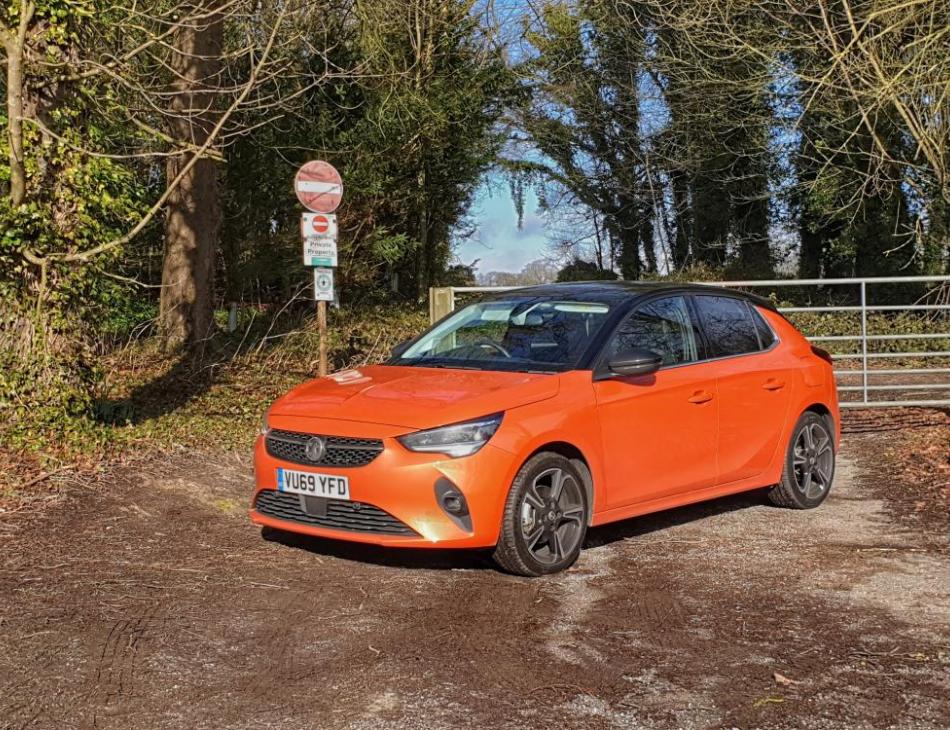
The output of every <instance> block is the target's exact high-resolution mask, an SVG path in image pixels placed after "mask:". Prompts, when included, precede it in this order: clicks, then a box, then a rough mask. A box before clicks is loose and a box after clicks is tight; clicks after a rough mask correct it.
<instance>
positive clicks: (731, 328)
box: [696, 294, 761, 357]
mask: <svg viewBox="0 0 950 730" xmlns="http://www.w3.org/2000/svg"><path fill="white" fill-rule="evenodd" d="M696 306H697V308H698V309H699V319H700V321H701V322H702V325H703V331H704V332H705V333H706V340H707V341H708V344H709V350H710V352H709V357H726V356H728V355H743V354H745V353H748V352H757V351H758V350H759V349H761V348H760V347H759V335H758V334H757V333H756V325H755V322H754V321H753V319H752V313H751V312H750V311H749V307H748V306H747V305H746V302H745V300H743V299H733V298H732V297H714V296H709V295H706V294H700V295H698V296H697V297H696Z"/></svg>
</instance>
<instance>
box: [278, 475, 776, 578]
mask: <svg viewBox="0 0 950 730" xmlns="http://www.w3.org/2000/svg"><path fill="white" fill-rule="evenodd" d="M770 504H771V503H770V502H768V500H767V499H766V497H765V490H756V491H754V492H744V493H742V494H737V495H732V496H729V497H720V498H719V499H714V500H710V501H708V502H700V503H698V504H692V505H688V506H686V507H677V508H675V509H671V510H666V511H663V512H655V513H652V514H648V515H643V516H641V517H633V518H630V519H628V520H623V521H621V522H613V523H611V524H609V525H603V526H601V527H592V528H590V529H589V530H588V532H587V539H586V540H585V542H584V549H585V550H589V549H594V548H599V547H604V546H606V545H610V544H611V543H614V542H618V541H621V540H629V539H631V538H635V537H640V536H643V535H649V534H650V533H653V532H662V531H663V530H668V529H670V528H672V527H676V526H678V525H683V524H687V523H690V522H697V521H699V520H704V519H707V518H709V517H715V516H717V515H721V514H725V513H727V512H734V511H736V510H741V509H747V508H749V507H759V506H763V505H770ZM261 537H262V538H263V539H264V540H267V541H269V542H276V543H279V544H281V545H285V546H286V547H290V548H294V549H297V550H303V551H305V552H309V553H313V554H314V555H320V556H326V557H333V558H339V559H341V560H351V561H354V562H359V563H369V564H373V565H381V566H385V567H391V568H405V569H409V570H497V566H496V565H495V563H494V562H493V561H492V559H491V551H490V550H441V549H432V548H386V547H381V546H378V545H368V544H364V543H356V542H346V541H344V540H332V539H326V538H321V537H311V536H309V535H299V534H296V533H293V532H284V531H282V530H275V529H272V528H269V527H264V528H262V530H261Z"/></svg>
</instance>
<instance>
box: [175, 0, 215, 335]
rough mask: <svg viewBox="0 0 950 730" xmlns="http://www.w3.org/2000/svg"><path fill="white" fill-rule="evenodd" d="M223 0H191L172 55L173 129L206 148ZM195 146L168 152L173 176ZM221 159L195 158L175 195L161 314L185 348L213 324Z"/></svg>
mask: <svg viewBox="0 0 950 730" xmlns="http://www.w3.org/2000/svg"><path fill="white" fill-rule="evenodd" d="M222 5H223V3H222V2H221V0H208V1H207V2H201V1H200V0H199V2H195V3H191V4H187V5H185V7H184V9H185V12H186V13H187V14H188V15H189V16H192V17H193V18H194V19H193V20H192V21H191V22H189V23H186V24H182V25H180V26H179V27H178V28H177V30H176V38H175V48H174V52H173V54H172V56H171V59H170V66H171V69H172V73H173V75H172V79H171V86H172V93H171V104H170V108H169V114H168V133H169V136H170V137H171V138H172V139H178V140H187V141H188V142H189V143H190V144H191V145H194V146H195V147H198V148H200V147H203V146H204V145H205V144H206V143H207V142H208V138H209V136H210V134H211V132H212V130H213V128H214V121H215V114H214V112H213V109H214V107H215V98H214V97H215V91H216V89H218V88H220V87H221V85H222V83H221V82H222V79H221V70H222V69H221V67H222V55H223V51H224V48H223V45H224V14H223V13H222V11H221V7H222ZM194 155H195V153H194V152H190V151H189V152H187V153H186V154H183V155H180V156H173V157H169V159H168V162H167V163H166V170H167V172H166V179H168V180H174V179H176V178H177V177H178V176H179V174H181V172H182V171H183V169H184V168H185V167H186V166H187V165H188V164H189V162H191V161H192V160H194ZM217 175H218V172H217V169H216V165H215V162H214V161H213V160H211V159H209V158H203V159H197V160H194V164H193V165H192V166H191V169H190V170H187V171H186V172H185V174H184V176H183V177H182V179H181V182H180V183H179V184H178V186H177V187H176V188H175V190H174V191H173V192H172V194H171V195H170V196H169V198H168V206H167V209H166V213H165V221H166V222H165V256H164V260H163V265H162V289H161V292H162V293H161V308H160V312H159V317H160V320H161V331H162V335H163V336H164V338H165V341H166V344H167V345H170V346H172V347H180V346H182V345H187V344H191V343H194V342H196V341H199V340H201V339H203V338H205V337H207V336H208V334H209V333H210V331H211V327H212V322H213V320H212V296H213V281H214V261H215V253H216V250H217V243H218V227H219V225H220V218H221V206H220V203H219V200H218V179H217Z"/></svg>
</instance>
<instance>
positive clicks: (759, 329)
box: [749, 304, 775, 350]
mask: <svg viewBox="0 0 950 730" xmlns="http://www.w3.org/2000/svg"><path fill="white" fill-rule="evenodd" d="M749 311H751V312H752V319H753V321H754V322H755V331H756V333H757V334H758V335H759V347H761V348H762V349H763V350H768V349H769V348H770V347H771V346H772V344H773V343H774V342H775V333H774V332H773V331H772V328H771V327H769V325H768V323H767V322H766V321H765V317H763V316H762V314H761V313H760V312H759V310H758V309H756V308H755V307H753V306H752V305H751V304H750V305H749Z"/></svg>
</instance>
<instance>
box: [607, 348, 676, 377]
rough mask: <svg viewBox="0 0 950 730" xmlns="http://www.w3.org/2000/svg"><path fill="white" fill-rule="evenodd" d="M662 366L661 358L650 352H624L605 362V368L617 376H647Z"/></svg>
mask: <svg viewBox="0 0 950 730" xmlns="http://www.w3.org/2000/svg"><path fill="white" fill-rule="evenodd" d="M662 364H663V358H662V357H661V356H660V355H657V354H656V353H655V352H653V351H652V350H624V351H623V352H618V353H617V354H616V355H614V356H613V357H612V358H610V360H608V361H607V367H608V368H610V371H611V372H612V373H616V374H617V375H649V374H650V373H655V372H656V371H657V370H659V369H660V366H661V365H662Z"/></svg>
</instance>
